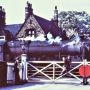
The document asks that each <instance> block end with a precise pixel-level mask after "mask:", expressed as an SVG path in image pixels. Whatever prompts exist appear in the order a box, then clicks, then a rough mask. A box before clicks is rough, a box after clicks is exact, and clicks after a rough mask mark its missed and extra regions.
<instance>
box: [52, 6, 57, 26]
mask: <svg viewBox="0 0 90 90" xmlns="http://www.w3.org/2000/svg"><path fill="white" fill-rule="evenodd" d="M53 21H54V23H55V25H57V26H58V9H57V6H55V10H54V18H53Z"/></svg>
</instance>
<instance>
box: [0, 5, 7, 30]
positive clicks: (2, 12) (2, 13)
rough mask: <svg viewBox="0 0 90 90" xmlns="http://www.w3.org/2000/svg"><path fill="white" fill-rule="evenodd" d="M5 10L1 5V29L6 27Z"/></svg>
mask: <svg viewBox="0 0 90 90" xmlns="http://www.w3.org/2000/svg"><path fill="white" fill-rule="evenodd" d="M5 15H6V13H5V10H4V8H2V6H0V29H3V28H4V27H5V24H6V23H5Z"/></svg>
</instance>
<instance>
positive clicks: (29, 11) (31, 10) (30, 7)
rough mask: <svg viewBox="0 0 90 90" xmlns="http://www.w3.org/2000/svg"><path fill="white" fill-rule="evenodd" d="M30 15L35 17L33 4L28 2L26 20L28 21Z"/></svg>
mask: <svg viewBox="0 0 90 90" xmlns="http://www.w3.org/2000/svg"><path fill="white" fill-rule="evenodd" d="M29 15H33V9H32V4H30V3H29V2H28V1H27V6H26V7H25V19H26V18H27V17H28V16H29Z"/></svg>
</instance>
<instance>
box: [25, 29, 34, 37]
mask: <svg viewBox="0 0 90 90" xmlns="http://www.w3.org/2000/svg"><path fill="white" fill-rule="evenodd" d="M26 36H34V37H36V30H35V29H27V30H26Z"/></svg>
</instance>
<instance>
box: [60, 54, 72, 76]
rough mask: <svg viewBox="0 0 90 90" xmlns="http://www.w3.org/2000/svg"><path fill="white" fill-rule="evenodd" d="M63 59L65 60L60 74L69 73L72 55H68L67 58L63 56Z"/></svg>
mask: <svg viewBox="0 0 90 90" xmlns="http://www.w3.org/2000/svg"><path fill="white" fill-rule="evenodd" d="M62 60H63V61H64V66H63V70H62V72H61V74H60V75H63V74H64V73H67V72H68V71H69V70H70V69H71V57H70V55H68V56H67V58H65V57H63V58H62Z"/></svg>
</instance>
